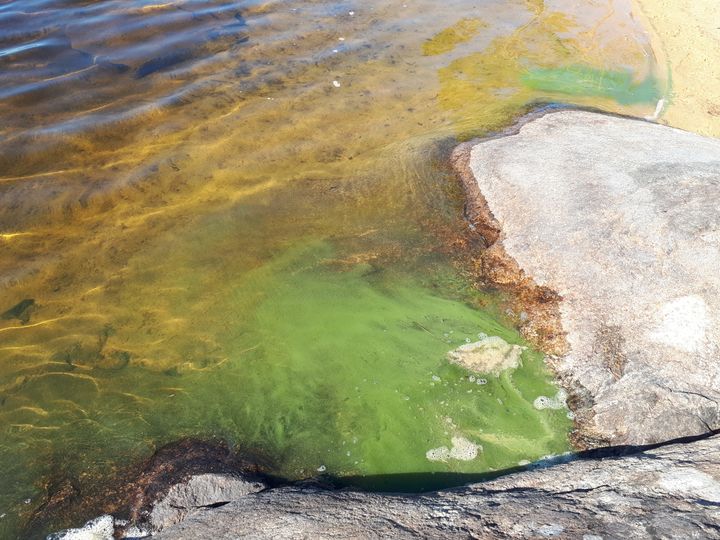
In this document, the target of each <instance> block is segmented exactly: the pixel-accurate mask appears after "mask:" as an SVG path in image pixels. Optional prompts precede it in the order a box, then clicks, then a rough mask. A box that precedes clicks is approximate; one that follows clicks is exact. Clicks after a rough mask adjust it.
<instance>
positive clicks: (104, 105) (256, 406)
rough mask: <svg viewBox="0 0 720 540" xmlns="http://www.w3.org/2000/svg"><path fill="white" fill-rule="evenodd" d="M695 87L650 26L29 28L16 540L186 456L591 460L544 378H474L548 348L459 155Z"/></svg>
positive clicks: (505, 0)
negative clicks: (481, 266)
mask: <svg viewBox="0 0 720 540" xmlns="http://www.w3.org/2000/svg"><path fill="white" fill-rule="evenodd" d="M666 79H667V77H666V76H665V75H664V72H663V70H662V69H661V68H659V67H658V66H657V65H656V63H655V60H654V56H653V53H652V51H651V50H650V48H649V44H648V40H647V36H646V34H645V32H644V30H643V29H642V28H641V27H640V25H639V24H638V23H637V21H635V20H634V19H633V17H632V15H631V12H630V4H629V2H628V1H625V0H583V1H577V0H545V1H543V0H475V1H468V0H447V1H444V2H434V1H430V0H397V1H396V0H385V1H376V0H373V1H365V2H323V1H302V2H282V1H274V2H273V1H270V2H260V1H243V2H231V1H226V2H220V1H192V0H188V1H170V2H166V3H152V2H149V1H140V0H132V1H131V0H117V1H96V2H93V1H80V0H77V1H73V0H66V1H61V0H22V1H20V0H18V1H6V2H3V3H2V4H0V250H1V251H0V252H1V253H2V256H1V257H0V314H1V315H0V470H2V482H0V515H1V517H0V536H2V537H3V538H4V537H16V536H18V535H20V536H22V535H23V534H24V533H23V530H26V529H23V527H25V523H26V522H27V520H28V519H29V517H30V516H32V515H33V514H34V513H35V512H37V511H38V510H41V509H42V508H43V507H44V506H46V505H47V502H48V500H49V498H52V497H54V496H56V492H57V489H58V487H57V486H67V485H71V486H72V493H73V494H74V495H73V496H76V497H82V496H83V494H84V493H86V492H92V489H94V487H93V486H97V485H98V484H101V483H103V482H109V481H110V480H112V478H113V476H114V475H115V474H116V473H117V472H118V471H120V470H122V469H123V468H126V467H129V466H131V465H132V464H133V463H136V462H137V461H138V460H142V459H145V458H147V457H148V456H149V455H151V454H152V453H153V452H154V451H155V450H156V449H157V448H158V447H159V446H161V445H163V444H166V443H168V442H172V441H174V440H177V439H179V438H181V437H199V438H218V439H220V440H223V441H226V442H227V443H229V444H230V445H232V446H233V447H236V448H237V449H239V450H240V451H242V449H243V448H245V449H252V451H253V452H257V453H260V454H262V455H263V456H265V457H266V459H267V463H269V468H270V471H271V472H272V473H274V474H277V475H280V476H282V477H285V478H289V479H300V478H308V477H313V476H317V475H320V474H327V475H331V476H333V477H338V478H353V479H354V480H353V482H355V483H357V484H359V485H362V486H363V487H365V488H369V489H396V490H397V489H410V490H413V489H428V488H431V487H437V485H441V484H443V483H446V484H447V483H453V481H452V480H448V478H449V477H448V476H443V477H438V478H444V479H445V480H438V481H437V482H432V481H428V480H426V479H425V480H418V481H417V482H415V483H408V481H407V476H406V474H411V473H431V472H436V473H487V472H492V471H501V470H503V469H507V468H510V467H514V466H517V464H518V463H519V462H524V461H528V460H534V459H537V458H540V457H542V456H545V455H549V454H558V453H562V452H565V451H568V450H569V449H570V446H569V443H568V433H569V430H570V429H571V427H572V423H571V420H570V419H569V418H568V411H567V410H566V409H542V410H538V409H537V408H535V407H534V406H533V402H534V401H535V400H536V398H538V397H539V396H542V395H545V396H554V395H555V394H556V393H557V388H556V387H555V386H554V385H553V383H552V379H551V375H550V373H549V372H548V370H547V369H546V368H545V367H544V364H543V355H542V354H541V353H539V352H537V351H535V350H533V349H532V348H531V347H530V348H528V349H526V350H525V352H524V353H523V358H522V367H520V368H518V369H516V370H510V371H506V372H503V373H502V374H501V375H500V376H493V375H492V374H473V373H470V372H468V371H465V370H464V369H462V368H460V367H459V366H456V365H452V364H450V363H448V360H447V357H446V355H447V353H448V352H449V351H451V350H453V349H455V348H456V347H458V346H460V345H463V344H465V343H466V342H475V341H478V340H479V339H482V338H483V335H489V336H500V337H501V338H503V339H504V340H505V341H507V342H508V343H511V344H520V345H523V346H527V345H528V344H526V343H524V342H523V340H522V338H521V336H520V334H519V332H518V330H517V325H518V324H519V323H521V320H520V317H519V314H516V313H513V312H509V311H508V309H507V304H506V302H505V300H506V299H505V298H504V295H503V294H502V293H500V292H498V291H493V290H487V289H483V288H482V287H480V286H479V285H478V283H477V282H476V280H475V279H474V278H473V273H472V271H471V266H472V265H471V262H472V261H471V260H470V256H471V255H472V253H471V252H470V251H469V250H468V247H467V243H468V242H467V238H468V233H467V226H466V224H465V223H464V222H463V219H462V207H463V201H462V194H461V192H460V188H459V187H458V183H457V180H456V179H455V178H454V176H453V173H452V171H451V169H450V166H449V164H448V155H449V151H450V150H451V149H452V147H453V145H454V144H456V143H457V142H458V141H461V140H467V139H469V138H471V137H474V136H481V135H487V134H490V133H492V132H493V131H496V130H499V129H501V128H502V127H504V126H507V125H508V124H510V123H511V122H512V121H513V119H515V118H516V117H518V116H519V115H521V114H522V113H523V112H525V111H527V110H528V109H529V108H530V107H532V106H533V105H535V104H537V103H549V102H563V103H569V104H575V105H581V106H591V107H597V108H600V109H603V110H607V111H612V112H618V113H623V114H632V115H636V116H646V115H650V114H652V113H653V111H654V110H655V107H656V103H657V101H658V99H660V98H661V97H662V96H663V95H664V93H665V92H667V90H668V88H667V80H666ZM479 383H480V384H479ZM483 383H484V384H483ZM458 441H460V442H462V441H466V442H469V443H470V444H471V445H472V448H475V451H476V454H477V455H476V456H475V457H471V459H458V458H460V457H464V458H468V457H469V456H468V455H462V456H461V455H460V454H461V452H459V451H458V452H454V453H453V452H452V451H451V450H452V449H453V448H454V446H453V445H455V446H456V447H457V446H458V444H459V443H458ZM462 444H465V443H462ZM460 446H461V445H460ZM442 447H445V448H446V449H447V451H448V452H449V455H448V453H447V452H446V453H443V451H439V452H435V453H433V452H432V451H433V450H437V449H441V448H442ZM428 451H431V452H430V454H428ZM471 454H472V453H471ZM438 456H440V458H441V459H439V460H438V459H429V457H430V458H437V457H438ZM420 478H427V477H426V476H422V475H420ZM458 478H459V477H458ZM454 481H455V482H458V481H459V480H457V479H456V480H454ZM84 517H85V516H78V515H74V514H73V513H72V512H70V513H69V514H67V515H62V516H60V517H59V518H57V521H55V522H53V526H60V525H67V524H77V523H78V520H80V519H81V518H84Z"/></svg>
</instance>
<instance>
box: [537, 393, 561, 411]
mask: <svg viewBox="0 0 720 540" xmlns="http://www.w3.org/2000/svg"><path fill="white" fill-rule="evenodd" d="M567 398H568V395H567V392H566V391H565V390H563V389H562V388H561V389H560V390H558V393H557V394H555V397H552V398H551V397H548V396H538V397H537V398H536V399H535V401H533V407H535V408H536V409H537V410H539V411H541V410H543V409H564V408H565V407H567V403H566V402H567Z"/></svg>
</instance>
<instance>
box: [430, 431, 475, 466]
mask: <svg viewBox="0 0 720 540" xmlns="http://www.w3.org/2000/svg"><path fill="white" fill-rule="evenodd" d="M451 442H452V447H451V448H448V447H447V446H440V447H438V448H431V449H430V450H428V451H427V452H425V457H426V458H427V459H428V460H430V461H448V460H449V459H456V460H458V461H472V460H473V459H475V458H476V457H477V456H478V452H482V446H481V445H479V444H475V443H474V442H472V441H469V440H467V439H466V438H465V437H453V438H452V439H451Z"/></svg>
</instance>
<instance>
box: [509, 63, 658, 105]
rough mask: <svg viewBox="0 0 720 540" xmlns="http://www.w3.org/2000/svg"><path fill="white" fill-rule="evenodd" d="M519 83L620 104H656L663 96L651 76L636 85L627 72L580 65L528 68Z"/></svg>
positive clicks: (556, 92)
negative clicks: (611, 100) (605, 99)
mask: <svg viewBox="0 0 720 540" xmlns="http://www.w3.org/2000/svg"><path fill="white" fill-rule="evenodd" d="M520 80H521V81H522V83H523V85H525V86H526V87H527V88H530V89H532V90H535V91H537V92H546V93H549V94H562V95H568V96H584V97H599V98H609V99H613V100H614V101H616V102H617V103H620V104H622V105H633V104H638V103H656V102H657V101H658V100H659V99H660V98H661V97H662V95H663V94H662V92H661V91H660V88H659V84H658V81H657V80H656V79H655V78H654V77H653V76H648V77H646V78H645V79H644V80H642V81H640V82H636V81H635V80H634V78H633V73H632V72H631V71H604V70H600V69H596V68H593V67H590V66H582V65H575V66H567V67H550V68H546V67H537V68H531V69H529V70H528V71H526V72H525V73H523V75H522V76H521V78H520Z"/></svg>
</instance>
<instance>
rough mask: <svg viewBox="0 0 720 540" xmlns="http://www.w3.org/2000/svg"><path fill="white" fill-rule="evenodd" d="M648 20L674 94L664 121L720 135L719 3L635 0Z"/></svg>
mask: <svg viewBox="0 0 720 540" xmlns="http://www.w3.org/2000/svg"><path fill="white" fill-rule="evenodd" d="M633 1H634V4H635V10H634V11H635V14H636V15H637V16H639V17H640V18H641V19H642V22H644V23H647V24H646V26H648V27H649V28H648V30H649V31H650V33H651V34H652V37H651V40H652V44H653V50H654V51H655V53H656V55H658V61H660V62H663V61H664V62H666V63H667V66H668V69H669V73H670V77H671V80H672V84H671V95H670V99H669V103H668V104H667V105H666V108H665V111H664V113H663V115H662V117H661V121H662V122H663V123H667V124H669V125H671V126H675V127H679V128H682V129H686V130H689V131H694V132H696V133H700V134H702V135H710V136H714V137H718V136H720V62H718V61H717V60H718V56H717V55H718V51H720V23H719V22H718V21H720V3H718V2H716V1H714V0H710V1H707V0H706V1H698V0H633Z"/></svg>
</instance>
